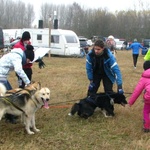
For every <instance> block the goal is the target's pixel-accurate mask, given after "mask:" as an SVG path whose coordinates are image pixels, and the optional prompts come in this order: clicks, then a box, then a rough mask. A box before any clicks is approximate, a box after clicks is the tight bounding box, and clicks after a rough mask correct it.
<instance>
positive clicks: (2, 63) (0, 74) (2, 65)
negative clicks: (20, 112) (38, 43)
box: [0, 45, 34, 123]
mask: <svg viewBox="0 0 150 150" xmlns="http://www.w3.org/2000/svg"><path fill="white" fill-rule="evenodd" d="M33 50H34V47H33V46H32V45H27V49H26V50H25V51H22V49H21V48H14V49H13V50H11V52H10V53H8V54H5V55H4V56H3V57H1V58H0V83H2V84H4V85H5V87H6V89H7V90H11V89H12V87H11V84H10V83H9V81H8V76H9V72H10V71H11V70H14V71H15V72H16V73H17V75H18V76H19V77H20V78H21V79H22V80H23V81H24V83H25V84H26V85H28V84H30V82H31V81H30V80H29V79H28V77H27V75H26V74H25V72H24V70H23V68H22V66H23V65H25V64H28V63H30V62H31V61H33V59H34V51H33ZM6 116H7V117H6V118H7V119H8V121H9V122H11V123H15V121H14V117H13V116H12V115H10V114H8V115H6Z"/></svg>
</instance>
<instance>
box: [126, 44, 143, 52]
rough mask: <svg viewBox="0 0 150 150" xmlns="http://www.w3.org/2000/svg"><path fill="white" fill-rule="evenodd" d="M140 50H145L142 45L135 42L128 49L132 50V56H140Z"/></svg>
mask: <svg viewBox="0 0 150 150" xmlns="http://www.w3.org/2000/svg"><path fill="white" fill-rule="evenodd" d="M140 48H142V49H144V47H143V46H142V45H141V44H140V43H138V42H134V43H132V44H131V45H130V46H129V47H128V48H127V50H129V49H132V54H139V51H140Z"/></svg>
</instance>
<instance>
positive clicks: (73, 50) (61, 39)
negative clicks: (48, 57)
mask: <svg viewBox="0 0 150 150" xmlns="http://www.w3.org/2000/svg"><path fill="white" fill-rule="evenodd" d="M24 31H29V32H30V34H31V43H32V45H33V46H34V47H44V48H49V29H48V28H46V29H30V28H24V29H22V30H21V33H19V32H18V33H19V34H22V33H23V32H24ZM17 36H21V35H17ZM50 52H51V54H52V55H61V56H80V43H79V39H78V36H77V35H76V33H75V32H73V31H71V30H62V29H52V30H51V46H50Z"/></svg>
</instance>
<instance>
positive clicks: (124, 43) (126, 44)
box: [123, 40, 128, 49]
mask: <svg viewBox="0 0 150 150" xmlns="http://www.w3.org/2000/svg"><path fill="white" fill-rule="evenodd" d="M123 45H124V49H126V48H127V46H128V42H127V41H126V40H125V41H124V42H123Z"/></svg>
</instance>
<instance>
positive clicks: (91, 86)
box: [88, 82, 95, 91]
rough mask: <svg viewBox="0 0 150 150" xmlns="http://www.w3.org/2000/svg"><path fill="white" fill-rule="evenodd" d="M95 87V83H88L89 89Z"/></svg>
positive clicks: (91, 89)
mask: <svg viewBox="0 0 150 150" xmlns="http://www.w3.org/2000/svg"><path fill="white" fill-rule="evenodd" d="M94 88H95V83H93V82H92V83H90V85H89V89H88V90H89V91H93V89H94Z"/></svg>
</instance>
